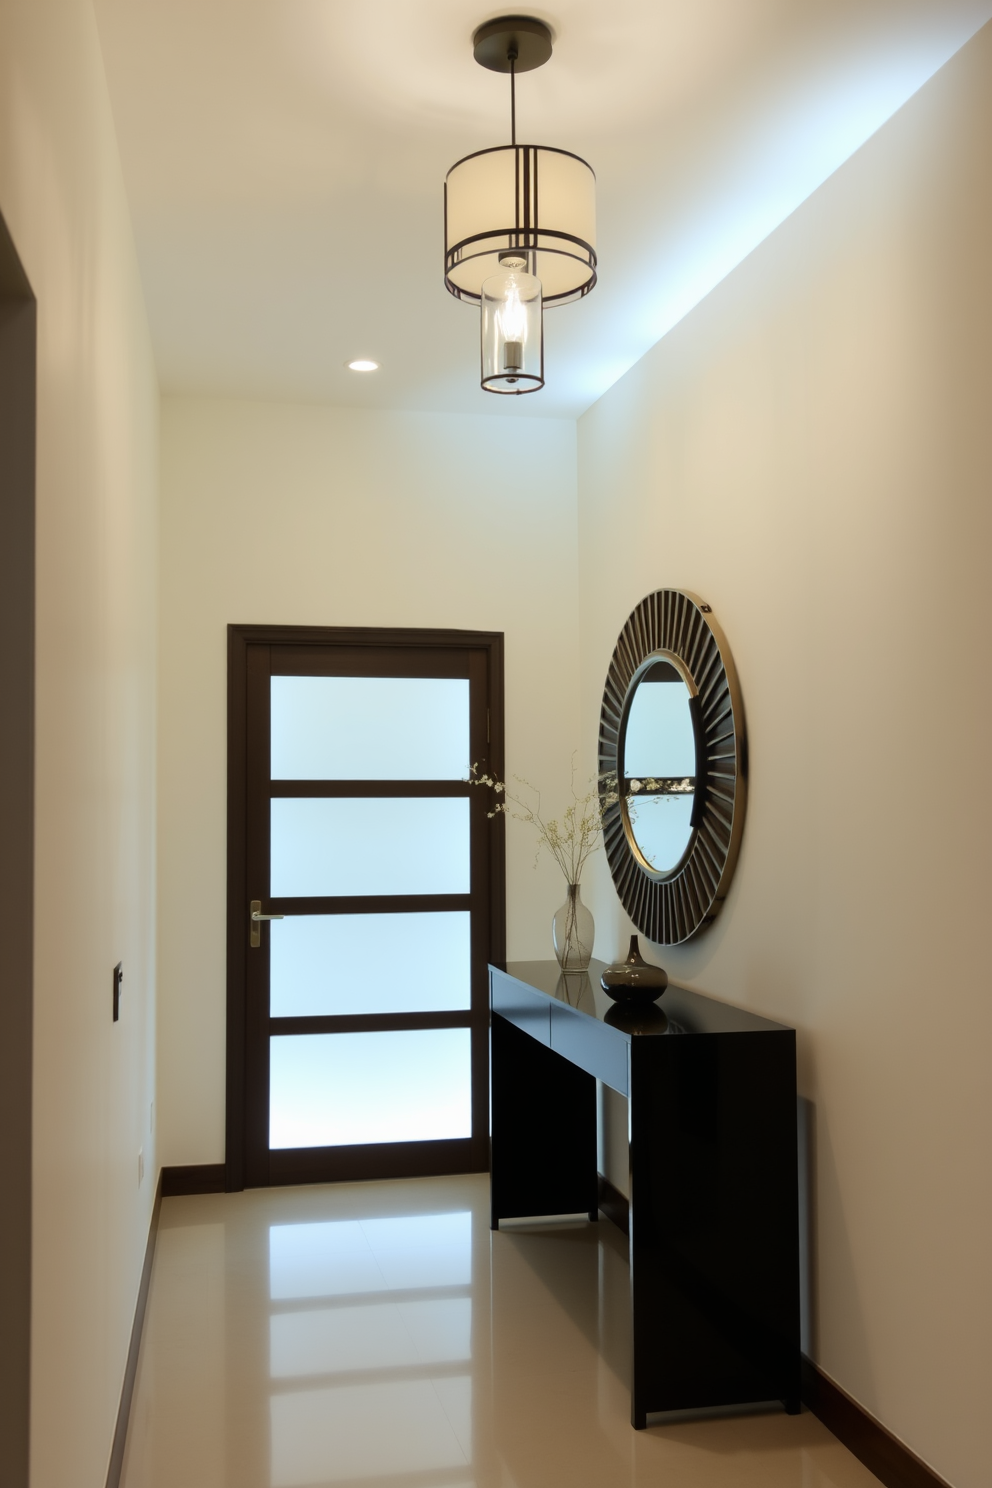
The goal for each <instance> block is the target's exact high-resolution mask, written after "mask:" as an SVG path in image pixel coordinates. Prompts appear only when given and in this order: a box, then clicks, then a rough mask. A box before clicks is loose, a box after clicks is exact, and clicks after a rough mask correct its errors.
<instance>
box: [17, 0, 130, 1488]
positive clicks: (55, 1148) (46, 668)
mask: <svg viewBox="0 0 992 1488" xmlns="http://www.w3.org/2000/svg"><path fill="white" fill-rule="evenodd" d="M0 210H2V211H3V214H4V216H5V218H6V221H7V223H8V226H9V228H10V230H11V233H12V236H13V238H14V241H15V243H16V245H17V248H18V251H19V253H20V256H21V260H22V262H23V264H24V267H25V269H26V271H27V274H28V276H29V278H30V280H31V283H32V286H33V288H34V291H35V294H36V296H37V299H38V475H37V500H38V558H37V566H38V599H37V620H38V628H37V647H38V649H37V756H36V758H37V780H36V792H37V795H36V813H37V814H36V820H37V849H36V854H37V855H36V877H35V910H36V931H35V1060H34V1082H35V1084H34V1186H35V1201H34V1216H33V1218H34V1253H33V1267H34V1270H33V1288H32V1293H33V1296H32V1303H33V1315H34V1322H33V1344H32V1349H33V1358H32V1399H33V1406H32V1473H31V1481H32V1484H34V1485H36V1488H97V1485H101V1484H102V1483H103V1482H104V1481H105V1478H106V1471H107V1461H108V1456H109V1452H110V1444H111V1439H112V1435H113V1429H114V1424H115V1419H116V1412H117V1405H118V1401H119V1399H120V1390H121V1381H122V1378H123V1372H124V1363H125V1359H126V1355H127V1347H128V1342H129V1338H130V1330H131V1321H132V1318H133V1315H134V1304H135V1297H136V1293H137V1286H138V1280H139V1276H140V1271H141V1264H142V1260H143V1257H144V1250H145V1241H146V1237H147V1233H148V1222H149V1217H150V1212H151V1205H152V1199H153V1196H154V1189H155V1176H156V1161H155V1142H154V1134H153V1132H152V1130H151V1129H150V1117H151V1104H152V1101H153V1099H154V1066H155V1056H154V1016H155V1014H154V994H155V965H154V947H153V934H154V840H155V818H154V801H155V797H154V768H155V664H156V630H155V626H156V613H155V612H156V581H157V567H156V544H157V512H156V503H157V473H158V454H157V419H158V391H157V384H156V378H155V372H154V367H153V363H152V357H151V349H150V341H149V337H148V330H147V325H146V320H145V313H144V308H143V302H142V298H141V290H140V286H139V282H138V276H137V268H136V263H135V257H134V250H133V243H132V236H131V228H130V221H129V218H128V212H127V206H126V203H125V197H124V190H123V185H122V181H121V176H120V168H119V161H118V155H117V146H116V141H115V137H114V130H113V124H112V120H111V116H110V107H109V102H108V98H107V93H106V87H105V83H104V76H103V63H102V58H101V55H100V47H99V41H98V38H97V33H96V27H95V24H94V21H93V16H92V12H91V9H90V6H89V4H88V3H85V0H45V3H44V4H38V3H37V0H8V3H5V4H4V5H3V6H2V7H0ZM119 960H123V963H124V971H125V997H124V1004H123V1013H122V1017H121V1021H120V1022H119V1023H117V1024H114V1023H113V1022H112V1021H111V974H112V968H113V966H114V964H115V962H117V961H119ZM139 1148H143V1150H144V1163H145V1176H144V1182H143V1183H142V1185H141V1186H140V1187H139V1184H138V1151H139Z"/></svg>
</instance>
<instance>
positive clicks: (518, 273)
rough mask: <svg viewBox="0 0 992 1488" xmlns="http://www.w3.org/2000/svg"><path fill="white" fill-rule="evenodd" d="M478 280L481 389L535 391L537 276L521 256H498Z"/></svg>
mask: <svg viewBox="0 0 992 1488" xmlns="http://www.w3.org/2000/svg"><path fill="white" fill-rule="evenodd" d="M501 263H502V265H503V269H502V272H501V273H499V274H493V275H491V276H490V278H488V279H486V280H485V281H484V282H483V285H482V386H483V388H484V389H485V391H486V392H487V393H536V392H537V390H538V389H539V388H542V387H543V386H544V317H543V314H542V305H541V281H540V279H538V278H536V277H535V275H533V274H528V273H527V272H526V270H525V268H524V265H525V263H526V258H525V256H524V254H522V253H521V254H520V255H519V257H517V256H514V257H513V258H512V259H511V258H509V256H507V257H505V258H503V259H501Z"/></svg>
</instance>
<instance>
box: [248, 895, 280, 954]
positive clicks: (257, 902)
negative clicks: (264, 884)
mask: <svg viewBox="0 0 992 1488" xmlns="http://www.w3.org/2000/svg"><path fill="white" fill-rule="evenodd" d="M249 909H250V910H251V931H250V934H249V936H248V944H249V945H250V946H251V948H252V950H253V951H257V950H258V948H259V946H260V945H261V944H262V925H261V922H262V920H283V919H285V918H286V917H285V915H271V914H262V901H261V899H253V900H252V901H251V904H250V905H249Z"/></svg>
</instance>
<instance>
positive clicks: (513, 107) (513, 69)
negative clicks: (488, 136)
mask: <svg viewBox="0 0 992 1488" xmlns="http://www.w3.org/2000/svg"><path fill="white" fill-rule="evenodd" d="M506 56H507V60H508V61H509V64H510V144H511V145H513V146H514V147H516V143H517V49H516V47H511V48H510V50H509V51H508V52H507V54H506Z"/></svg>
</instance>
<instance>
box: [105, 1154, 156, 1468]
mask: <svg viewBox="0 0 992 1488" xmlns="http://www.w3.org/2000/svg"><path fill="white" fill-rule="evenodd" d="M162 1186H163V1185H162V1175H161V1173H160V1174H159V1179H158V1183H157V1184H156V1186H155V1202H154V1204H153V1205H152V1217H151V1223H150V1224H149V1226H148V1239H147V1241H146V1242H145V1260H144V1264H143V1265H142V1267H141V1280H140V1282H139V1283H138V1296H137V1300H136V1301H135V1304H134V1318H133V1320H132V1323H131V1342H130V1344H129V1345H128V1350H127V1363H126V1364H125V1366H124V1381H123V1384H122V1385H121V1398H120V1402H119V1404H118V1406H117V1425H116V1426H115V1427H114V1440H113V1445H112V1446H111V1448H110V1462H109V1464H108V1467H107V1488H120V1481H121V1473H122V1471H123V1469H124V1447H125V1445H126V1444H127V1426H128V1422H129V1420H130V1419H131V1400H132V1398H133V1396H134V1381H135V1378H136V1376H137V1373H138V1354H139V1353H140V1351H141V1334H142V1332H143V1331H144V1326H145V1309H146V1308H147V1306H148V1288H149V1287H150V1285H151V1280H152V1261H153V1260H154V1258H155V1241H156V1240H157V1238H158V1217H159V1213H160V1212H161V1209H162Z"/></svg>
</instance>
